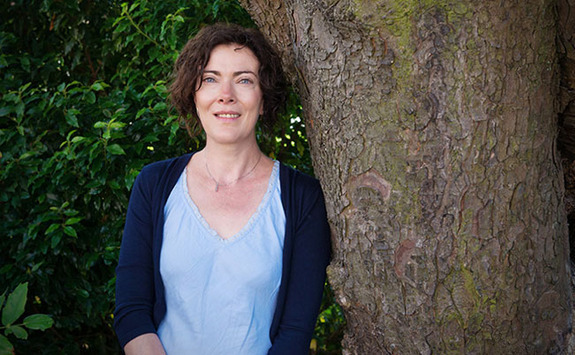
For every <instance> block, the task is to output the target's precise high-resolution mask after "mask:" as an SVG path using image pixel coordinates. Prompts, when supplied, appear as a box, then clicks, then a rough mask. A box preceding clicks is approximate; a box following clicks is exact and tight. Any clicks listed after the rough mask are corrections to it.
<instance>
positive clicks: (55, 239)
mask: <svg viewBox="0 0 575 355" xmlns="http://www.w3.org/2000/svg"><path fill="white" fill-rule="evenodd" d="M61 240H62V234H61V233H58V234H56V235H55V236H53V237H52V240H51V241H50V246H51V247H52V249H54V248H56V247H57V246H58V244H60V241H61Z"/></svg>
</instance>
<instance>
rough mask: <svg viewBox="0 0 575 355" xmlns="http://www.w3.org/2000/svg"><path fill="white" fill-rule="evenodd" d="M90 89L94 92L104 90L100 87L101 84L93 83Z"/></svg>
mask: <svg viewBox="0 0 575 355" xmlns="http://www.w3.org/2000/svg"><path fill="white" fill-rule="evenodd" d="M91 88H92V90H94V91H102V90H104V85H102V83H94V84H92V86H91Z"/></svg>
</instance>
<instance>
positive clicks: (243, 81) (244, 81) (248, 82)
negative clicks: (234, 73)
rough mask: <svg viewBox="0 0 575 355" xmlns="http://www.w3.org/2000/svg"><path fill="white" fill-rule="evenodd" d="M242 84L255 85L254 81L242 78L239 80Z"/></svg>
mask: <svg viewBox="0 0 575 355" xmlns="http://www.w3.org/2000/svg"><path fill="white" fill-rule="evenodd" d="M239 83H240V84H253V80H252V79H249V78H242V79H240V80H239Z"/></svg>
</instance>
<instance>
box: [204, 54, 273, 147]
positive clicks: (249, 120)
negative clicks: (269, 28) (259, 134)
mask: <svg viewBox="0 0 575 355" xmlns="http://www.w3.org/2000/svg"><path fill="white" fill-rule="evenodd" d="M259 68H260V63H259V61H258V59H257V58H256V56H255V55H254V53H253V52H252V51H251V50H250V49H249V48H247V47H242V46H240V45H237V44H223V45H219V46H216V47H215V48H214V49H213V50H212V52H211V54H210V60H209V61H208V64H207V65H206V68H205V70H204V73H203V76H202V78H201V83H199V85H200V87H199V89H198V90H197V91H196V93H195V96H194V102H195V104H196V108H197V112H198V117H199V118H200V121H201V123H202V127H203V129H204V130H205V132H206V137H207V140H208V142H210V141H214V142H218V143H220V144H238V143H239V144H241V143H245V142H249V141H250V140H255V126H256V123H257V120H258V117H259V115H261V114H262V113H263V104H264V103H263V95H262V91H261V88H260V83H259V76H258V72H259Z"/></svg>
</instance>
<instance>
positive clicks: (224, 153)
mask: <svg viewBox="0 0 575 355" xmlns="http://www.w3.org/2000/svg"><path fill="white" fill-rule="evenodd" d="M201 154H202V155H203V159H204V162H205V163H206V165H207V167H208V170H209V174H210V175H211V178H213V179H215V180H216V181H217V182H218V183H220V184H221V185H225V184H227V183H230V182H233V181H235V180H237V179H238V178H241V177H242V176H244V175H245V174H246V173H248V172H249V171H250V170H251V169H253V168H254V167H255V165H256V164H257V163H258V162H259V160H260V159H261V156H262V155H263V153H262V152H261V151H260V149H259V147H258V145H257V143H254V144H252V145H250V146H249V147H242V148H239V147H236V146H222V145H213V144H212V145H210V144H206V147H205V148H204V149H203V150H202V151H201Z"/></svg>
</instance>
